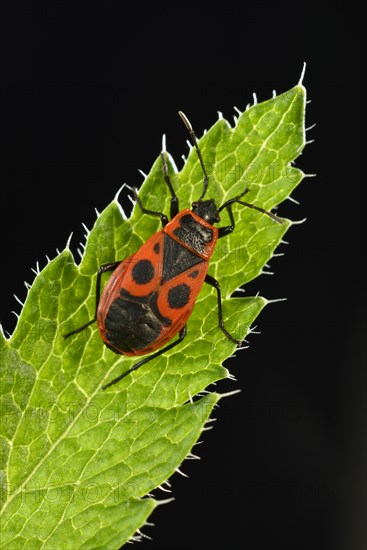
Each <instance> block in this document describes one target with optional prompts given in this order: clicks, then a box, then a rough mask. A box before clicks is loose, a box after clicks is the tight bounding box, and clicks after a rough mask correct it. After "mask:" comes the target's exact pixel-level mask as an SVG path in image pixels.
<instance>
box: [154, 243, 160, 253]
mask: <svg viewBox="0 0 367 550" xmlns="http://www.w3.org/2000/svg"><path fill="white" fill-rule="evenodd" d="M160 249H161V246H160V244H159V243H155V245H154V246H153V250H154V252H155V253H156V254H159V251H160Z"/></svg>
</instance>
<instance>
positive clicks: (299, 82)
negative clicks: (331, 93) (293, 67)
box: [298, 61, 306, 86]
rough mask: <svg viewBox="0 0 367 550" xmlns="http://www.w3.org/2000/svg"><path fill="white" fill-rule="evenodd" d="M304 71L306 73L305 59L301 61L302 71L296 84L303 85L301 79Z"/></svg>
mask: <svg viewBox="0 0 367 550" xmlns="http://www.w3.org/2000/svg"><path fill="white" fill-rule="evenodd" d="M305 73H306V61H304V62H303V67H302V72H301V76H300V78H299V81H298V86H303V79H304V76H305Z"/></svg>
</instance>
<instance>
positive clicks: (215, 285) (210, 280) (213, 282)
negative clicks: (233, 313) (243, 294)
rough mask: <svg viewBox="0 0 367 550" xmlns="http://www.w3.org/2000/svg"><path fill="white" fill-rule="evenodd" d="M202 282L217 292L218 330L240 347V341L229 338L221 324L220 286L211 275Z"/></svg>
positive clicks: (222, 323)
mask: <svg viewBox="0 0 367 550" xmlns="http://www.w3.org/2000/svg"><path fill="white" fill-rule="evenodd" d="M204 281H205V282H206V283H208V284H209V285H211V286H213V287H214V288H215V289H216V291H217V297H218V321H219V327H220V329H221V330H222V331H223V332H224V334H225V335H226V336H227V338H228V340H230V341H231V342H234V343H235V344H238V345H240V344H241V340H236V338H233V336H231V335H230V334H229V332H228V331H227V330H226V328H225V327H224V322H223V309H222V292H221V289H220V285H219V283H218V281H217V279H214V277H212V276H211V275H207V276H206V277H205V279H204Z"/></svg>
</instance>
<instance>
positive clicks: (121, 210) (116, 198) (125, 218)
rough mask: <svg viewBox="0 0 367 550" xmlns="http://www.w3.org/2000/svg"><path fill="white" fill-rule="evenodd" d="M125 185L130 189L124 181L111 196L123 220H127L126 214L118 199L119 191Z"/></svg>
mask: <svg viewBox="0 0 367 550" xmlns="http://www.w3.org/2000/svg"><path fill="white" fill-rule="evenodd" d="M139 172H141V173H142V174H143V176H144V177H145V178H146V175H145V174H144V173H143V172H142V171H141V170H139ZM125 187H127V188H128V189H130V187H129V186H128V185H127V184H126V183H123V184H122V185H121V187H120V188H119V189H118V190H117V192H116V194H115V196H114V197H113V202H114V203H115V204H116V205H117V206H118V208H119V210H120V212H121V216H122V218H123V219H124V220H127V216H126V214H125V211H124V209H123V208H122V206H121V203H120V201H119V198H120V193H121V191H122V190H123V189H124V188H125Z"/></svg>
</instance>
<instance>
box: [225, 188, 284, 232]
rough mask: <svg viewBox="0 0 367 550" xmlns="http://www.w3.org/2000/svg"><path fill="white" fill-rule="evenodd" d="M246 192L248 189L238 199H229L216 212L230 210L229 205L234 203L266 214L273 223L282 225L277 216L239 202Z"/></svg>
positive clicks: (247, 203) (252, 205)
mask: <svg viewBox="0 0 367 550" xmlns="http://www.w3.org/2000/svg"><path fill="white" fill-rule="evenodd" d="M247 192H248V189H246V191H245V192H244V193H241V195H239V196H238V197H235V198H234V199H229V200H228V201H226V202H225V203H224V204H222V206H220V207H219V208H218V212H221V211H222V210H223V209H224V208H228V207H229V208H231V205H232V204H233V203H234V202H237V203H238V204H242V206H248V207H249V208H253V209H254V210H258V211H259V212H262V213H263V214H266V215H267V216H269V218H271V219H272V220H274V221H275V222H277V223H280V224H283V220H282V219H281V218H278V216H276V215H275V214H273V213H272V212H269V211H268V210H265V209H264V208H261V207H260V206H255V205H254V204H250V203H249V202H244V201H240V200H239V199H240V197H242V195H244V194H245V193H247Z"/></svg>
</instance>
